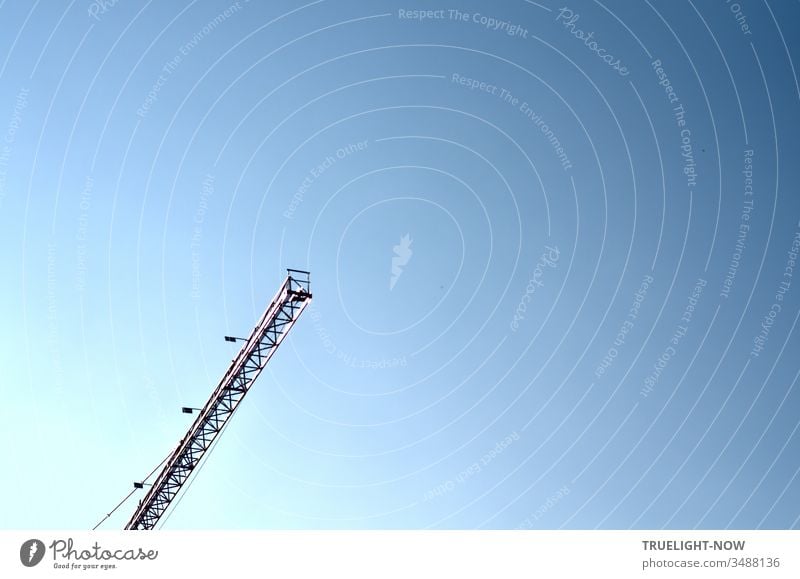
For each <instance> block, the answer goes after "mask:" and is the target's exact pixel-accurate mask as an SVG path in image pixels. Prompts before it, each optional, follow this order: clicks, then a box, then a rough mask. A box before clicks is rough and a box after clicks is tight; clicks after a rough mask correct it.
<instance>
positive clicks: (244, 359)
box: [125, 269, 311, 529]
mask: <svg viewBox="0 0 800 579" xmlns="http://www.w3.org/2000/svg"><path fill="white" fill-rule="evenodd" d="M287 271H288V275H287V277H286V280H285V281H284V282H283V285H282V286H281V288H280V290H278V293H277V294H276V295H275V297H274V298H273V299H272V302H271V303H270V305H269V307H268V308H267V309H266V310H265V311H264V314H263V315H262V316H261V319H260V320H259V322H258V324H257V325H256V327H255V328H254V329H253V332H252V333H251V334H250V337H249V338H248V339H247V341H246V342H245V345H244V346H243V347H242V349H241V350H240V351H239V353H238V355H237V356H236V357H235V358H234V359H233V361H232V362H231V365H230V367H229V368H228V370H227V372H225V375H224V376H223V377H222V380H220V383H219V385H218V386H217V388H216V390H214V393H213V394H212V395H211V397H210V398H209V400H208V402H206V405H205V406H204V407H203V408H202V410H201V411H200V414H199V415H198V416H197V419H196V420H195V421H194V423H193V424H192V427H191V428H190V429H189V431H188V432H187V434H186V436H184V437H183V438H182V439H181V441H180V443H179V444H178V447H177V448H176V449H175V451H174V452H173V453H172V454H171V455H170V456H169V458H168V459H167V461H166V464H165V465H164V468H163V469H162V470H161V472H160V473H159V474H158V477H157V478H156V480H155V482H154V483H153V486H152V487H151V488H150V490H149V491H148V493H147V495H146V496H145V498H144V499H142V501H141V502H140V503H139V506H138V507H137V509H136V512H135V513H134V514H133V516H132V517H131V520H130V521H129V522H128V524H127V525H126V526H125V528H126V529H152V528H154V527H155V525H156V523H157V522H158V520H159V519H160V518H161V516H162V515H163V514H164V512H165V511H166V510H167V508H168V507H169V505H170V503H171V502H172V501H173V500H174V499H175V497H176V496H177V494H178V492H179V491H180V489H181V487H182V486H183V485H184V483H186V481H187V479H188V478H189V475H191V473H192V471H193V470H194V469H195V467H197V465H198V463H199V462H200V459H201V458H202V457H203V455H204V454H205V453H206V451H207V450H208V449H209V447H210V446H211V444H212V443H213V442H214V439H215V438H216V437H217V436H218V435H219V433H220V431H221V430H222V428H223V427H224V426H225V423H226V422H227V421H228V419H230V417H231V415H232V414H233V412H234V410H236V408H237V407H238V406H239V403H240V402H241V401H242V399H243V398H244V395H245V394H247V391H248V390H249V389H250V387H251V386H252V385H253V382H254V381H255V380H256V378H258V376H259V374H261V371H262V370H263V369H264V366H266V365H267V362H269V360H270V358H271V357H272V354H274V353H275V350H276V349H277V348H278V346H279V345H280V343H281V342H282V341H283V339H284V337H286V334H287V333H288V332H289V330H290V329H291V328H292V326H293V325H294V323H295V321H296V320H297V318H298V317H299V316H300V314H301V313H302V312H303V310H304V309H305V307H306V306H307V305H308V303H309V302H310V301H311V289H310V281H309V273H308V272H306V271H300V270H296V269H290V270H287Z"/></svg>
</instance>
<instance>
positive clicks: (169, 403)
mask: <svg viewBox="0 0 800 579" xmlns="http://www.w3.org/2000/svg"><path fill="white" fill-rule="evenodd" d="M457 6H458V8H457V9H455V8H453V7H452V6H450V5H447V6H445V5H436V4H430V3H417V4H407V5H406V4H398V3H395V2H390V1H381V2H370V3H361V2H349V1H332V0H320V1H317V2H310V3H307V4H303V3H293V2H284V1H279V2H270V3H268V4H267V3H258V2H245V1H240V2H200V1H197V2H191V3H184V4H179V3H156V2H127V1H126V2H107V3H105V4H103V3H89V2H71V3H63V4H61V5H60V6H59V7H58V8H54V7H53V6H52V5H49V6H48V5H45V4H44V3H33V4H28V3H19V2H18V3H11V2H4V3H0V79H1V82H0V133H2V135H0V139H2V142H0V236H1V237H0V247H2V252H3V258H4V263H5V272H6V274H5V276H4V283H3V284H2V286H0V291H2V299H0V307H2V316H3V320H4V323H3V326H2V327H3V329H2V333H0V335H2V340H3V347H2V349H0V364H2V368H3V378H2V381H0V385H1V386H0V387H1V388H2V394H3V397H4V399H5V404H3V405H2V411H1V412H2V415H0V424H2V427H1V428H2V432H0V434H1V435H2V436H0V457H1V458H2V464H3V470H4V476H3V477H2V479H0V491H1V492H2V496H3V497H5V498H4V499H3V501H2V502H0V521H2V526H3V527H5V528H91V527H92V526H94V525H95V523H97V521H99V520H100V519H101V518H102V517H103V516H104V515H105V514H106V513H107V512H108V511H109V510H110V509H111V508H113V506H114V505H116V504H117V502H118V501H119V500H120V499H121V498H122V497H123V496H125V494H127V493H128V492H129V490H130V489H131V486H132V482H133V481H134V480H140V479H141V478H142V477H144V476H145V475H146V474H147V473H148V472H150V471H151V470H152V469H153V468H154V467H155V466H156V465H157V464H158V463H159V462H160V461H161V459H162V458H164V456H166V454H167V453H168V452H169V451H170V450H171V449H172V448H173V447H174V445H175V444H176V443H177V441H178V439H179V438H180V437H181V436H182V435H183V433H184V432H185V430H186V429H187V428H188V426H189V424H190V422H191V417H189V416H187V415H184V414H181V413H180V407H181V406H201V405H202V404H203V403H204V401H205V399H206V397H207V396H208V395H209V393H210V392H211V391H212V389H213V388H214V386H215V385H216V383H217V381H218V380H219V377H220V376H221V374H222V373H223V372H224V370H225V368H226V367H227V364H228V362H229V361H230V359H231V358H232V357H233V356H234V355H235V353H236V350H235V346H233V345H231V344H228V343H226V342H224V341H223V339H222V337H223V336H224V335H226V334H233V335H247V334H248V333H249V331H250V329H251V328H252V326H253V324H254V323H255V322H256V320H257V318H258V316H259V315H260V314H261V312H262V311H263V309H264V307H265V306H266V305H267V303H268V300H269V299H270V298H271V297H272V295H273V293H274V292H275V291H276V289H277V288H278V286H279V284H280V283H281V281H282V279H283V277H284V275H285V269H286V268H300V269H308V270H310V271H311V279H312V290H313V292H314V300H313V302H312V305H311V306H310V308H309V309H308V310H307V311H306V312H305V313H304V314H303V316H302V317H301V319H300V321H299V322H298V324H297V325H296V327H295V328H294V329H293V330H292V333H291V335H290V337H289V338H288V340H287V341H286V342H285V343H284V344H283V346H282V347H281V348H280V350H279V351H278V352H277V353H276V355H275V357H274V358H273V360H272V361H271V362H270V364H269V366H268V368H267V369H266V370H265V372H264V373H263V374H262V376H261V378H260V379H259V381H258V382H257V383H256V385H255V387H254V388H253V390H252V391H251V392H250V393H249V394H248V396H247V397H246V398H245V400H244V402H243V404H242V406H241V407H240V409H239V411H238V412H237V414H236V416H235V417H234V418H233V419H232V421H231V423H230V425H229V427H228V428H227V430H226V432H225V434H224V436H223V437H222V438H221V439H220V443H219V444H218V445H217V446H216V447H215V448H214V450H213V452H212V453H211V454H210V455H209V457H208V460H207V461H206V462H205V463H204V465H203V467H202V469H201V470H200V471H199V473H198V475H197V476H196V477H194V479H193V480H192V483H191V486H190V488H189V489H188V491H187V492H186V493H185V494H184V495H183V497H182V498H181V501H180V503H179V504H178V505H177V506H176V508H175V509H174V511H172V512H171V513H170V514H169V516H168V517H167V518H166V519H165V520H163V528H165V529H190V528H210V529H217V528H221V529H233V528H246V529H249V528H263V529H272V528H276V529H294V528H299V529H309V528H314V529H316V528H320V529H327V528H357V529H384V528H385V529H392V528H459V529H461V528H466V529H472V528H512V529H513V528H533V529H556V528H573V529H593V528H607V529H608V528H614V529H622V528H678V529H680V528H743V529H750V528H775V529H787V528H797V527H798V526H800V507H799V506H798V505H800V474H799V473H800V433H798V424H799V423H798V420H797V416H798V410H800V386H798V372H800V363H798V358H797V355H796V352H797V351H798V337H797V332H796V326H797V321H798V316H799V315H800V307H798V304H799V303H800V301H799V299H800V298H798V293H799V292H800V278H799V276H800V272H799V271H798V270H797V263H796V259H797V253H798V250H800V197H798V195H797V186H796V183H797V182H798V177H799V175H798V167H797V163H796V162H795V159H797V158H798V153H799V152H800V151H799V150H798V135H797V131H796V128H797V126H796V125H797V119H798V118H800V114H799V113H800V87H799V86H798V79H797V71H796V66H795V61H796V60H797V57H798V50H799V49H800V47H799V45H800V43H799V42H798V41H799V40H800V39H798V35H797V31H796V27H795V26H793V23H795V22H797V21H798V19H800V5H799V4H798V3H797V2H774V1H773V2H766V1H764V2H756V1H752V2H751V1H743V2H739V3H731V2H717V3H702V2H691V1H688V2H683V1H681V2H664V1H651V2H641V3H629V2H607V3H601V2H589V1H584V2H578V1H573V2H571V3H569V4H566V5H564V4H554V3H552V2H548V1H546V0H544V1H542V2H527V1H523V0H513V1H508V2H503V3H488V2H473V1H463V2H459V3H458V4H457ZM140 493H141V491H140ZM142 496H143V495H139V494H137V495H134V498H133V499H131V500H130V501H129V502H128V503H126V504H125V505H123V506H122V507H121V508H120V509H119V510H118V511H117V512H116V513H115V514H114V515H113V516H112V517H111V518H110V519H109V520H108V521H107V522H106V523H105V526H106V527H108V528H115V527H116V528H121V527H122V526H123V525H124V524H125V522H126V521H127V517H128V516H129V515H130V513H131V512H132V509H133V507H134V506H135V500H138V499H139V498H141V497H142ZM11 497H13V499H12V498H11Z"/></svg>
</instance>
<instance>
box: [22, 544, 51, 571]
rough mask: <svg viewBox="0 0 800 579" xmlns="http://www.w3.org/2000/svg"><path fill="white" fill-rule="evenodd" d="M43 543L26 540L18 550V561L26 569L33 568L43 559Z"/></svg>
mask: <svg viewBox="0 0 800 579" xmlns="http://www.w3.org/2000/svg"><path fill="white" fill-rule="evenodd" d="M44 551H45V549H44V543H42V542H41V541H40V540H39V539H28V540H27V541H25V542H24V543H22V547H20V548H19V560H20V561H22V564H23V565H25V566H26V567H35V566H36V565H38V564H39V563H41V561H42V559H43V558H44Z"/></svg>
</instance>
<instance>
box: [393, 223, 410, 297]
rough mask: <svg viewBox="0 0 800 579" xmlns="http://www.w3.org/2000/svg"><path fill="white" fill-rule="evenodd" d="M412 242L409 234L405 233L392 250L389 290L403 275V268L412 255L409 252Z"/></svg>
mask: <svg viewBox="0 0 800 579" xmlns="http://www.w3.org/2000/svg"><path fill="white" fill-rule="evenodd" d="M413 241H414V240H413V239H411V237H410V236H409V234H408V233H406V234H405V235H404V236H403V237H401V238H400V243H399V244H398V245H395V246H394V247H393V248H392V249H394V256H393V257H392V277H391V279H390V280H389V289H390V290H392V289H394V284H396V283H397V280H398V279H400V276H401V275H403V266H405V265H406V264H408V261H409V260H410V259H411V255H412V254H413V253H414V252H413V251H411V244H412V243H413Z"/></svg>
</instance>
